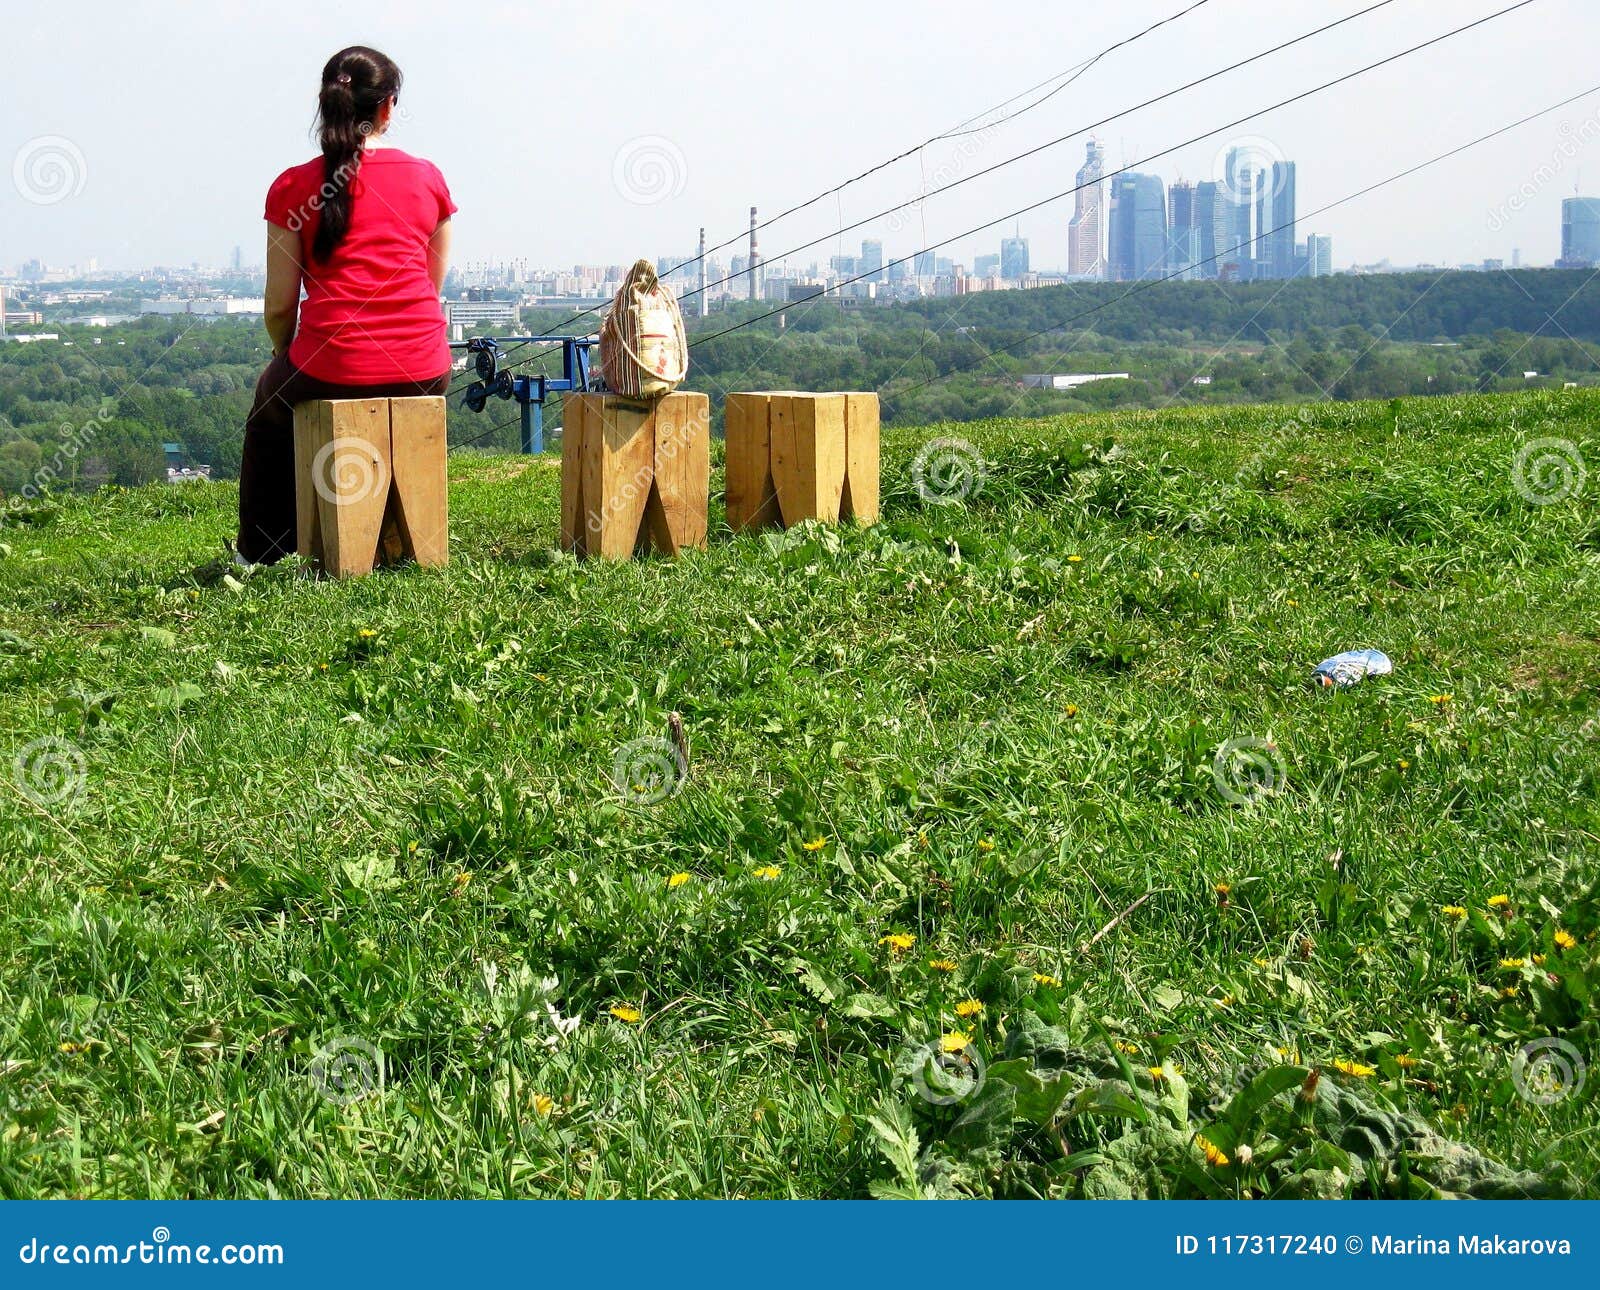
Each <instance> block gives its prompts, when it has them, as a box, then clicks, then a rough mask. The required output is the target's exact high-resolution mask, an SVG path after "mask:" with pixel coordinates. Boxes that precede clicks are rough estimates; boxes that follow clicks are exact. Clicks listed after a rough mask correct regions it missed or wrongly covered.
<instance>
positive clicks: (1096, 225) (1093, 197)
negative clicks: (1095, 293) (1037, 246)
mask: <svg viewBox="0 0 1600 1290" xmlns="http://www.w3.org/2000/svg"><path fill="white" fill-rule="evenodd" d="M1105 170H1106V161H1105V151H1104V149H1102V148H1101V147H1100V141H1099V140H1098V139H1090V140H1089V146H1088V155H1087V156H1086V158H1085V159H1084V163H1083V165H1082V166H1080V167H1079V168H1078V176H1077V180H1076V183H1077V186H1078V191H1077V194H1076V196H1075V197H1074V199H1073V207H1072V219H1071V220H1069V221H1068V223H1067V272H1068V273H1072V274H1077V275H1079V276H1082V277H1089V278H1103V277H1105V276H1106V253H1105V184H1104V183H1102V182H1101V179H1100V177H1101V176H1102V175H1103V174H1105Z"/></svg>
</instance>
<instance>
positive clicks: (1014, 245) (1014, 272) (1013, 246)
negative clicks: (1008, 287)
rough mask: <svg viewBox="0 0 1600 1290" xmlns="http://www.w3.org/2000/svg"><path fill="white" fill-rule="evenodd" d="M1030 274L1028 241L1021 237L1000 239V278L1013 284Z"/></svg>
mask: <svg viewBox="0 0 1600 1290" xmlns="http://www.w3.org/2000/svg"><path fill="white" fill-rule="evenodd" d="M1027 274H1028V239H1027V238H1025V237H1021V236H1016V237H1003V238H1001V239H1000V276H1001V277H1002V278H1006V279H1008V280H1010V281H1012V282H1015V281H1017V280H1018V279H1019V278H1024V277H1026V276H1027Z"/></svg>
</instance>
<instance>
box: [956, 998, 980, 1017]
mask: <svg viewBox="0 0 1600 1290" xmlns="http://www.w3.org/2000/svg"><path fill="white" fill-rule="evenodd" d="M982 1011H983V1003H982V1001H981V1000H978V999H963V1000H962V1001H961V1002H960V1003H958V1004H956V1016H958V1017H976V1016H977V1015H978V1014H979V1013H980V1012H982Z"/></svg>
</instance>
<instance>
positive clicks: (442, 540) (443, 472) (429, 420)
mask: <svg viewBox="0 0 1600 1290" xmlns="http://www.w3.org/2000/svg"><path fill="white" fill-rule="evenodd" d="M389 436H390V448H389V460H390V466H391V475H392V478H393V488H392V490H391V492H390V495H389V503H388V509H389V514H390V515H391V516H393V518H394V523H395V528H396V529H397V531H398V538H399V557H400V558H401V559H406V558H409V559H412V560H415V561H416V562H417V563H418V564H420V565H422V566H424V567H425V568H439V567H442V566H444V565H446V564H449V563H450V490H449V486H448V483H449V480H448V475H449V471H448V467H447V464H446V458H447V456H448V453H449V446H448V444H447V443H446V442H445V404H444V399H443V397H441V396H438V395H428V396H423V397H418V398H407V399H390V400H389Z"/></svg>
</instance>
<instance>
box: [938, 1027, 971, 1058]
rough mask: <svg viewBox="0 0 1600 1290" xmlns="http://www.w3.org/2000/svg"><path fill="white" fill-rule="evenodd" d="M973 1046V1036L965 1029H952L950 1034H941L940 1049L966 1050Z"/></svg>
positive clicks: (958, 1051)
mask: <svg viewBox="0 0 1600 1290" xmlns="http://www.w3.org/2000/svg"><path fill="white" fill-rule="evenodd" d="M971 1046H972V1036H971V1035H969V1034H967V1033H966V1032H965V1031H961V1030H952V1031H951V1032H950V1033H949V1034H948V1035H940V1036H939V1050H940V1051H941V1052H946V1053H961V1052H965V1051H966V1050H967V1049H968V1048H970V1047H971Z"/></svg>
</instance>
